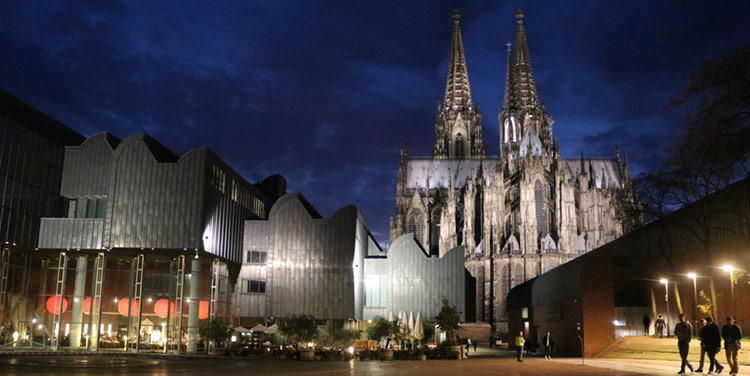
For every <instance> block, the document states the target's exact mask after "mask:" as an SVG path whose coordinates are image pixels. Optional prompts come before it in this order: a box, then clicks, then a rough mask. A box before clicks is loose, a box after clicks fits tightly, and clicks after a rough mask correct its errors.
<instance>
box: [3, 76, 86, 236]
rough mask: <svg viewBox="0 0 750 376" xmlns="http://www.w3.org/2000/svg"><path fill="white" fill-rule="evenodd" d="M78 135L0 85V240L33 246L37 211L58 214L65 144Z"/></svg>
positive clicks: (61, 202)
mask: <svg viewBox="0 0 750 376" xmlns="http://www.w3.org/2000/svg"><path fill="white" fill-rule="evenodd" d="M81 141H83V136H81V135H80V134H78V133H76V132H75V131H73V130H71V129H70V128H68V127H66V126H65V125H63V124H61V123H59V122H57V121H55V120H53V119H51V118H49V117H48V116H46V115H44V114H42V113H41V112H39V111H37V110H36V109H34V108H32V107H30V106H28V105H26V104H25V103H23V102H21V101H20V100H18V99H16V98H14V97H13V96H11V95H10V94H8V93H6V92H4V91H2V90H0V192H1V194H2V196H1V200H0V243H4V244H9V245H15V246H17V247H23V248H27V249H28V248H31V249H33V248H34V247H35V246H36V241H37V236H38V234H39V223H40V219H41V218H42V217H47V216H55V215H61V214H62V213H63V210H64V208H63V205H64V200H63V199H62V198H61V197H60V180H61V176H62V166H63V155H64V146H65V145H74V144H78V143H80V142H81Z"/></svg>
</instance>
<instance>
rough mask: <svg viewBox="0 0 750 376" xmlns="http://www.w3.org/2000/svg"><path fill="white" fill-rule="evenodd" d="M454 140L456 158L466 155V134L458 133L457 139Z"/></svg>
mask: <svg viewBox="0 0 750 376" xmlns="http://www.w3.org/2000/svg"><path fill="white" fill-rule="evenodd" d="M454 142H455V144H454V147H455V151H454V155H455V157H456V159H460V158H463V157H464V156H465V153H466V142H465V141H464V135H462V134H461V133H459V134H457V135H456V140H455V141H454Z"/></svg>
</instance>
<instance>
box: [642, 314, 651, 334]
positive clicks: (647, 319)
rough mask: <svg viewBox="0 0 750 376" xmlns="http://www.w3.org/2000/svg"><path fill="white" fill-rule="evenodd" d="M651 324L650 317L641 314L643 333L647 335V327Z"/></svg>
mask: <svg viewBox="0 0 750 376" xmlns="http://www.w3.org/2000/svg"><path fill="white" fill-rule="evenodd" d="M650 326H651V317H649V316H648V315H643V335H645V336H647V335H648V328H649V327H650Z"/></svg>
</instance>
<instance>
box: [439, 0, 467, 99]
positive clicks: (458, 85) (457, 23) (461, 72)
mask: <svg viewBox="0 0 750 376" xmlns="http://www.w3.org/2000/svg"><path fill="white" fill-rule="evenodd" d="M471 104H472V103H471V88H470V87H469V74H468V72H467V70H466V56H465V54H464V42H463V39H462V38H461V13H459V12H458V9H456V10H455V11H453V40H452V43H451V55H450V60H449V62H448V77H447V79H446V83H445V105H446V106H455V105H458V106H461V105H469V106H471Z"/></svg>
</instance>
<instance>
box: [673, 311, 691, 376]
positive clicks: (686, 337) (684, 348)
mask: <svg viewBox="0 0 750 376" xmlns="http://www.w3.org/2000/svg"><path fill="white" fill-rule="evenodd" d="M674 335H675V336H676V337H677V348H679V349H680V358H682V366H681V367H680V372H678V373H677V374H678V375H684V374H685V366H687V368H689V369H690V372H693V365H692V364H690V362H688V360H687V357H688V352H690V340H692V339H693V327H692V326H691V325H690V322H689V321H687V320H686V319H685V314H684V313H680V322H679V323H677V325H675V327H674Z"/></svg>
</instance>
